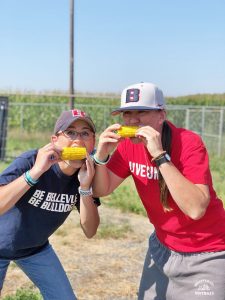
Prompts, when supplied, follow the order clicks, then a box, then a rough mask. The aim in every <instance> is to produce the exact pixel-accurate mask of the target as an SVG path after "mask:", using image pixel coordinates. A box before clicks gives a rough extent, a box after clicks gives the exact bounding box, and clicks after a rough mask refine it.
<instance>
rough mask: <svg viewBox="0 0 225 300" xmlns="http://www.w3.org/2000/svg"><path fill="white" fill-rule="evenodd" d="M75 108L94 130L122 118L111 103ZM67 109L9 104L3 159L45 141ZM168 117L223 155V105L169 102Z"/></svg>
mask: <svg viewBox="0 0 225 300" xmlns="http://www.w3.org/2000/svg"><path fill="white" fill-rule="evenodd" d="M76 108H79V109H83V110H84V111H86V112H88V113H89V114H90V115H91V117H92V118H93V120H94V121H95V124H96V128H97V133H100V132H102V131H103V130H104V129H105V128H106V127H107V126H109V125H110V124H113V123H116V122H120V121H121V120H120V116H114V117H112V116H111V115H110V112H111V111H112V110H113V109H114V108H115V107H114V106H110V105H94V104H93V105H87V104H86V105H85V104H82V105H81V104H76ZM68 109H70V108H69V105H68V104H55V103H9V106H8V118H7V124H8V126H7V132H8V134H7V138H6V142H5V144H4V149H2V151H4V153H5V157H4V159H10V158H14V157H15V156H17V155H18V154H20V153H21V152H23V151H26V150H28V149H30V147H31V146H30V145H32V147H33V148H38V147H40V146H42V145H44V144H45V143H48V142H49V140H50V135H51V134H52V130H53V127H54V124H55V121H56V119H57V117H58V116H59V114H60V113H61V112H62V111H63V110H68ZM167 116H168V119H169V120H171V121H172V122H173V123H174V124H175V125H176V126H178V127H184V128H188V129H191V130H193V131H195V132H197V133H198V134H200V135H201V136H202V138H203V140H204V142H205V144H206V146H207V148H208V150H209V153H210V154H212V155H218V156H219V157H221V156H224V155H225V107H210V106H187V105H185V106H184V105H183V106H182V105H168V106H167Z"/></svg>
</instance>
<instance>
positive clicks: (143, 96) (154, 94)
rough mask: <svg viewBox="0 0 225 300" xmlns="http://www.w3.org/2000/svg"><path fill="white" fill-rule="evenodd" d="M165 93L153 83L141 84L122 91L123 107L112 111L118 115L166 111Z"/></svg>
mask: <svg viewBox="0 0 225 300" xmlns="http://www.w3.org/2000/svg"><path fill="white" fill-rule="evenodd" d="M165 105H166V103H165V99H164V97H163V92H162V91H161V90H160V89H159V88H158V87H157V86H156V85H155V84H153V83H149V82H141V83H137V84H133V85H130V86H128V87H127V88H125V89H124V90H123V91H122V94H121V105H120V107H119V108H117V109H115V110H113V111H112V113H111V114H112V115H117V114H119V113H120V112H123V111H126V110H159V109H165Z"/></svg>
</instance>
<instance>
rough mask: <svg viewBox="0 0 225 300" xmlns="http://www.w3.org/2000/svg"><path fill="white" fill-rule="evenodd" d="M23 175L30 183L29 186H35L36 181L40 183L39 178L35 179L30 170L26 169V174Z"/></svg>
mask: <svg viewBox="0 0 225 300" xmlns="http://www.w3.org/2000/svg"><path fill="white" fill-rule="evenodd" d="M23 177H24V179H25V181H26V183H27V184H28V185H29V186H34V185H35V184H36V183H38V181H39V179H33V178H32V177H31V176H30V172H29V170H28V171H26V172H25V173H24V174H23Z"/></svg>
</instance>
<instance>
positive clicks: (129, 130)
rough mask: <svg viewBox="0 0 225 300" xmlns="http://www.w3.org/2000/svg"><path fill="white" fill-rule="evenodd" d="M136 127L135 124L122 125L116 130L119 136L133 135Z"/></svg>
mask: <svg viewBox="0 0 225 300" xmlns="http://www.w3.org/2000/svg"><path fill="white" fill-rule="evenodd" d="M138 128H139V127H137V126H122V127H120V129H118V130H117V134H119V135H120V136H121V137H135V133H136V131H137V130H138Z"/></svg>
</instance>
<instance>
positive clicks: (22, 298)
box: [2, 289, 43, 300]
mask: <svg viewBox="0 0 225 300" xmlns="http://www.w3.org/2000/svg"><path fill="white" fill-rule="evenodd" d="M42 299H43V298H42V297H41V295H40V293H38V292H35V291H33V290H31V289H30V290H29V289H18V290H17V291H16V294H15V295H12V296H5V297H4V298H2V300H42Z"/></svg>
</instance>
